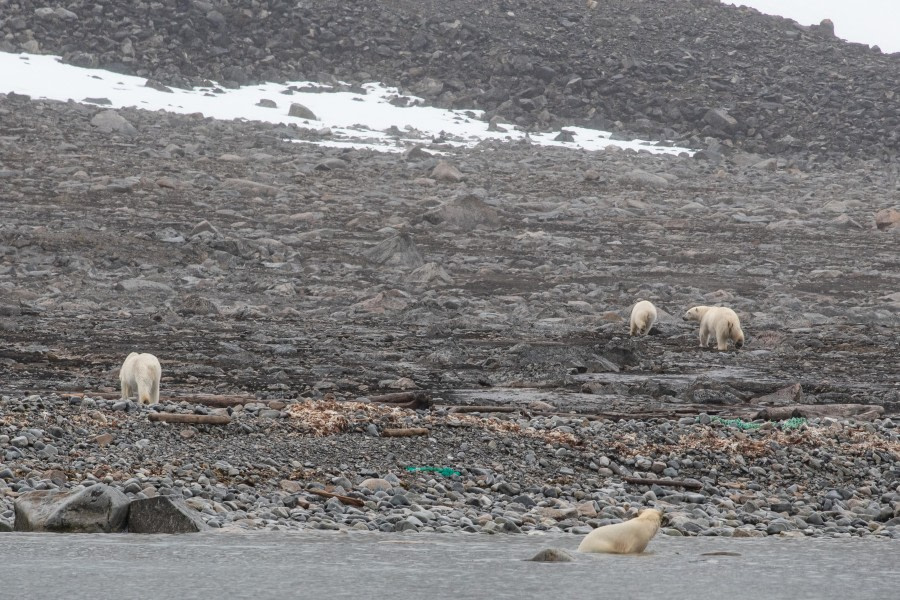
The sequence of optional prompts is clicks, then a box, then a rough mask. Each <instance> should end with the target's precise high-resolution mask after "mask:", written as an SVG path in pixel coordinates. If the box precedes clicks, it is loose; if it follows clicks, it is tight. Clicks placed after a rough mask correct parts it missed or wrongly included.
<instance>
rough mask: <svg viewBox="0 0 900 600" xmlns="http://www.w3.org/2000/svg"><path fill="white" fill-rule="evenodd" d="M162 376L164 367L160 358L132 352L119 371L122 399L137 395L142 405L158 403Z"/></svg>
mask: <svg viewBox="0 0 900 600" xmlns="http://www.w3.org/2000/svg"><path fill="white" fill-rule="evenodd" d="M161 376H162V367H161V366H160V364H159V359H158V358H156V357H155V356H153V355H152V354H146V353H144V354H138V353H137V352H132V353H131V354H129V355H128V357H127V358H126V359H125V362H123V363H122V368H121V369H119V383H120V384H121V386H122V399H127V398H128V397H130V396H131V395H132V394H136V395H137V397H138V402H139V403H141V404H156V403H158V402H159V380H160V378H161Z"/></svg>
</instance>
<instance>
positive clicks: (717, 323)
mask: <svg viewBox="0 0 900 600" xmlns="http://www.w3.org/2000/svg"><path fill="white" fill-rule="evenodd" d="M683 318H684V320H685V321H699V322H700V347H701V348H708V347H709V344H710V343H711V342H712V340H713V336H715V339H716V346H717V347H718V348H719V350H720V351H723V352H724V351H725V350H728V341H729V340H731V341H732V342H734V347H735V349H740V348H741V347H742V346H743V345H744V331H743V330H742V329H741V320H740V319H739V318H738V316H737V313H735V312H734V311H733V310H731V309H730V308H728V307H725V306H694V307H693V308H690V309H688V311H687V312H686V313H684V317H683Z"/></svg>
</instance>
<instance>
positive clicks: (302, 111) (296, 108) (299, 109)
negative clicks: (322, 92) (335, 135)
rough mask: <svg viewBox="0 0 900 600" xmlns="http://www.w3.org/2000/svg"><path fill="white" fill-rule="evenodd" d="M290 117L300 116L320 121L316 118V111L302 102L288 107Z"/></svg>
mask: <svg viewBox="0 0 900 600" xmlns="http://www.w3.org/2000/svg"><path fill="white" fill-rule="evenodd" d="M288 116H289V117H298V118H300V119H309V120H310V121H318V120H319V119H317V118H316V113H314V112H313V111H311V110H309V109H308V108H306V107H305V106H303V105H302V104H298V103H296V102H294V103H292V104H291V108H290V109H288Z"/></svg>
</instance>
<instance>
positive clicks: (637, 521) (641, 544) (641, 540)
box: [578, 508, 662, 554]
mask: <svg viewBox="0 0 900 600" xmlns="http://www.w3.org/2000/svg"><path fill="white" fill-rule="evenodd" d="M661 522H662V513H660V512H659V511H658V510H656V509H653V508H648V509H646V510H643V511H641V513H640V514H639V515H638V516H637V517H635V518H633V519H631V520H630V521H625V522H624V523H616V524H615V525H604V526H603V527H598V528H597V529H595V530H593V531H592V532H590V533H589V534H587V535H586V536H585V537H584V539H583V540H581V544H580V545H579V546H578V551H579V552H606V553H610V554H640V553H641V552H643V551H644V548H646V547H647V544H649V543H650V540H651V539H653V536H654V535H656V532H657V531H659V526H660V523H661Z"/></svg>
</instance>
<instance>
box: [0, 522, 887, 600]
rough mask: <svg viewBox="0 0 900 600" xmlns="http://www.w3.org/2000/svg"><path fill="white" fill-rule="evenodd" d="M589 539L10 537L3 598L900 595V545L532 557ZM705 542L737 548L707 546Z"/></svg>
mask: <svg viewBox="0 0 900 600" xmlns="http://www.w3.org/2000/svg"><path fill="white" fill-rule="evenodd" d="M580 540H581V538H580V536H508V535H507V536H486V535H464V534H459V535H434V534H412V535H391V534H366V533H353V534H347V533H337V532H310V533H278V532H274V533H273V532H268V533H233V534H232V533H224V532H217V533H210V534H199V535H195V536H141V535H135V534H114V535H54V534H19V533H5V534H0V598H24V599H29V600H30V599H35V598H38V599H41V598H66V599H78V598H90V599H92V600H102V599H105V598H116V599H130V598H141V599H143V598H174V599H189V598H255V599H265V598H279V599H290V598H316V599H317V600H318V599H328V600H330V599H332V598H360V599H365V598H391V599H392V600H417V599H420V598H428V599H429V600H435V599H439V598H448V599H461V598H491V599H502V598H514V599H516V600H525V599H528V598H560V599H563V600H570V599H580V598H591V599H599V598H611V599H615V600H627V599H630V598H634V599H636V600H652V599H655V598H665V599H667V600H677V599H681V598H691V599H693V600H697V599H706V598H710V599H720V598H725V599H727V600H739V599H742V598H748V599H750V598H752V599H753V600H760V599H773V598H789V599H791V600H801V599H805V598H809V599H817V600H822V599H840V600H847V599H850V598H852V599H854V600H862V599H866V598H872V599H891V598H898V597H900V541H892V540H883V539H868V540H854V539H845V540H832V539H821V540H813V539H799V540H786V539H775V538H765V539H739V540H734V539H725V538H718V539H717V538H668V537H657V538H656V539H654V540H653V542H651V544H650V548H649V550H651V551H650V552H648V553H645V554H643V555H640V556H610V555H578V554H577V553H575V555H576V558H577V560H576V561H575V562H573V563H534V562H527V561H524V560H523V559H525V558H529V557H531V556H533V555H534V554H535V553H537V552H538V551H539V550H542V549H544V548H548V547H559V548H565V549H568V550H570V551H572V552H573V553H574V549H575V547H576V546H577V545H578V542H579V541H580ZM708 552H729V553H738V555H737V556H728V555H726V556H723V555H719V556H703V554H704V553H708Z"/></svg>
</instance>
